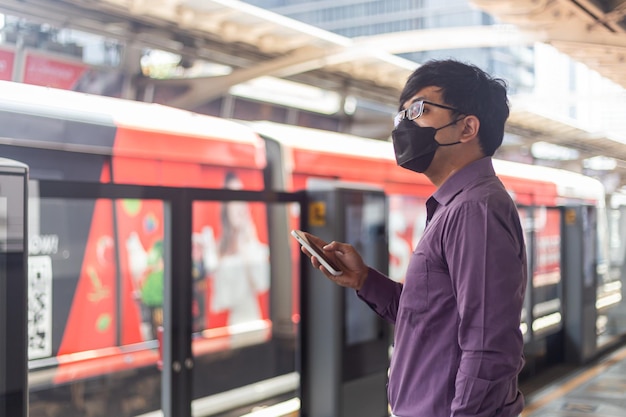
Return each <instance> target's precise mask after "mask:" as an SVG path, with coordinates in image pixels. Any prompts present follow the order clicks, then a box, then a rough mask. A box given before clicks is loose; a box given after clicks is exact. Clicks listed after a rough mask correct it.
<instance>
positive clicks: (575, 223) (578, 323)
mask: <svg viewBox="0 0 626 417" xmlns="http://www.w3.org/2000/svg"><path fill="white" fill-rule="evenodd" d="M562 230H563V234H562V237H563V242H564V245H563V268H564V271H563V272H564V276H565V277H566V280H565V297H566V299H567V304H566V309H565V329H564V338H565V340H566V341H567V343H566V344H565V348H566V350H565V359H566V360H567V361H568V362H570V363H583V362H585V361H587V360H589V359H591V358H592V357H593V355H595V353H596V347H597V330H596V321H597V311H596V299H597V273H596V272H597V239H596V231H597V212H596V209H595V207H592V206H576V207H566V208H565V209H564V215H563V222H562Z"/></svg>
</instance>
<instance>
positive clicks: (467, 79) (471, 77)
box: [399, 59, 509, 156]
mask: <svg viewBox="0 0 626 417" xmlns="http://www.w3.org/2000/svg"><path fill="white" fill-rule="evenodd" d="M431 86H434V87H439V88H441V97H442V98H443V100H444V103H441V104H445V105H448V106H451V107H454V108H456V109H458V110H459V111H460V114H468V115H470V114H471V115H475V116H476V117H478V119H479V120H480V130H479V131H478V137H479V142H480V146H481V148H482V150H483V152H484V153H485V155H487V156H492V155H493V154H494V153H495V152H496V150H497V149H498V148H499V147H500V145H501V144H502V139H503V138H504V124H505V123H506V119H507V118H508V117H509V101H508V99H507V83H506V81H504V80H503V79H500V78H494V77H492V76H490V75H489V74H487V73H486V72H485V71H483V70H481V69H480V68H478V67H477V66H475V65H472V64H465V63H462V62H459V61H456V60H453V59H448V60H431V61H428V62H426V63H425V64H423V65H421V66H420V67H419V68H417V69H416V70H415V71H414V72H413V74H411V75H410V76H409V78H408V80H407V82H406V84H405V86H404V89H403V90H402V93H401V94H400V106H399V109H400V110H402V105H403V104H404V103H405V102H406V101H407V100H409V99H411V98H412V97H413V96H414V95H415V94H417V93H418V92H419V91H420V90H422V89H424V88H426V87H431Z"/></svg>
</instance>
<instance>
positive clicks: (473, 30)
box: [0, 0, 626, 184]
mask: <svg viewBox="0 0 626 417" xmlns="http://www.w3.org/2000/svg"><path fill="white" fill-rule="evenodd" d="M471 2H472V3H473V5H474V6H476V7H478V8H481V9H482V10H484V11H486V12H488V13H489V14H491V15H493V16H495V17H496V18H497V19H499V20H500V21H502V22H503V23H505V24H507V25H494V26H492V27H467V28H451V29H431V30H420V31H412V32H401V33H391V34H385V35H379V36H373V37H367V38H346V37H342V36H339V35H335V34H332V33H329V32H326V31H323V30H321V29H319V28H316V27H313V26H310V25H307V24H303V23H301V22H297V21H295V20H292V19H289V18H285V17H283V16H280V15H277V14H274V13H271V12H268V11H266V10H263V9H260V8H257V7H254V6H251V5H249V4H247V3H243V2H241V1H236V0H0V9H1V10H4V11H5V12H9V13H14V14H17V15H23V16H29V17H31V18H33V19H36V20H37V19H38V20H40V21H42V22H50V23H56V24H59V25H62V26H64V27H73V28H76V29H82V30H86V31H92V32H93V31H95V32H100V33H102V34H106V35H108V36H114V37H119V38H121V39H123V40H125V41H126V42H127V43H131V44H132V43H135V44H138V45H143V46H151V47H155V48H160V49H164V50H169V51H171V52H176V53H179V54H181V55H183V56H188V57H195V58H204V59H207V60H210V61H213V62H218V63H221V64H225V65H228V66H231V67H232V68H233V71H232V72H231V73H230V74H227V75H222V76H217V77H203V78H192V79H170V80H162V81H159V82H162V83H167V84H173V85H183V86H187V87H188V88H187V89H186V92H185V93H183V94H181V95H180V96H179V97H178V98H176V99H175V100H174V101H173V102H170V103H169V104H171V105H172V106H175V107H180V108H186V109H193V108H194V107H196V106H198V105H199V104H201V103H204V102H206V101H208V100H211V99H213V98H216V97H219V96H221V95H223V94H225V93H226V92H228V90H229V89H230V88H231V87H232V86H234V85H237V84H240V83H242V82H245V81H249V80H252V79H255V78H258V77H260V76H265V75H270V76H275V77H279V78H285V79H290V80H294V81H298V82H303V83H305V84H311V85H315V86H318V87H320V88H324V89H328V90H332V91H337V92H341V93H342V94H345V95H353V96H356V97H362V98H365V99H368V100H372V101H375V102H378V103H380V104H381V105H387V106H393V107H395V106H397V98H398V95H399V92H400V90H401V88H402V86H403V85H404V82H405V80H406V77H407V76H408V75H409V74H410V73H411V72H412V71H413V70H414V69H415V68H416V67H417V64H416V63H414V62H411V61H408V60H405V59H402V58H399V57H397V56H396V55H394V54H398V53H404V52H412V51H418V50H426V49H450V48H463V47H467V48H469V47H488V46H506V45H515V44H532V43H534V42H544V43H549V44H551V45H553V46H554V47H555V48H557V49H559V50H561V51H562V52H564V53H566V54H567V55H570V56H571V57H572V58H574V59H576V60H579V61H580V62H583V63H585V64H586V65H587V66H589V67H590V68H592V69H595V70H597V71H598V72H599V73H600V74H602V75H603V76H605V77H607V78H609V79H611V80H613V81H615V82H616V83H618V84H620V85H622V86H624V87H625V88H626V71H624V70H623V68H624V63H625V61H626V18H625V16H626V0H471ZM509 130H510V132H512V133H514V134H515V135H516V136H518V137H519V138H521V140H520V142H519V143H518V146H529V145H530V144H532V143H533V142H535V141H537V140H543V141H547V142H551V143H557V144H560V145H563V146H569V147H572V148H574V149H577V150H578V151H580V153H581V158H585V157H590V156H596V155H610V156H611V157H614V158H616V159H617V160H618V170H619V171H620V174H622V177H623V178H624V179H623V180H622V182H623V183H624V184H626V144H625V143H624V142H626V132H624V134H623V137H621V138H615V137H609V136H604V135H598V134H591V133H589V132H585V131H584V130H582V129H579V128H577V127H575V126H572V125H570V124H568V123H567V122H562V121H556V120H553V119H551V118H549V117H545V116H542V115H540V114H536V113H533V112H532V111H530V110H526V109H524V108H523V107H521V108H520V107H517V106H513V113H512V114H511V118H510V121H509Z"/></svg>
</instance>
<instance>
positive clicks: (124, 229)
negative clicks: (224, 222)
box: [28, 196, 166, 417]
mask: <svg viewBox="0 0 626 417" xmlns="http://www.w3.org/2000/svg"><path fill="white" fill-rule="evenodd" d="M163 210H164V203H163V202H162V201H159V200H138V199H119V200H111V199H60V198H39V197H37V196H31V198H30V199H29V214H28V223H29V256H28V284H29V292H28V307H29V308H28V311H29V314H28V341H29V345H28V357H29V393H30V398H29V402H30V414H29V415H30V417H40V416H41V417H51V416H64V417H71V416H77V417H78V416H81V417H82V416H86V415H89V416H94V417H95V416H103V417H109V416H120V417H121V416H135V415H139V414H142V413H145V412H148V411H152V410H155V409H160V407H161V372H160V371H159V368H158V359H159V353H158V342H157V340H156V339H157V329H158V327H159V326H160V325H161V324H162V318H163V274H164V272H163V271H164V262H165V260H164V257H163V240H164V239H165V238H166V236H165V235H164V233H165V232H164V227H163V224H164V218H163Z"/></svg>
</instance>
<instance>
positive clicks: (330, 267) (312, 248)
mask: <svg viewBox="0 0 626 417" xmlns="http://www.w3.org/2000/svg"><path fill="white" fill-rule="evenodd" d="M291 235H292V236H293V237H295V238H296V240H297V241H298V243H300V244H301V245H302V246H304V247H305V248H306V249H307V250H308V251H309V253H311V254H312V255H313V256H315V257H316V258H317V260H318V261H320V263H321V264H322V265H324V268H326V270H327V271H328V272H330V273H331V274H333V275H335V276H337V275H341V274H342V273H343V272H342V271H341V268H339V267H338V266H337V265H336V264H335V263H334V262H333V261H331V260H330V259H329V258H328V257H327V256H326V254H324V249H322V248H320V247H319V246H317V245H316V244H315V243H313V242H311V241H310V240H309V239H307V238H306V235H305V234H304V233H303V232H302V231H301V230H292V231H291Z"/></svg>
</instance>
